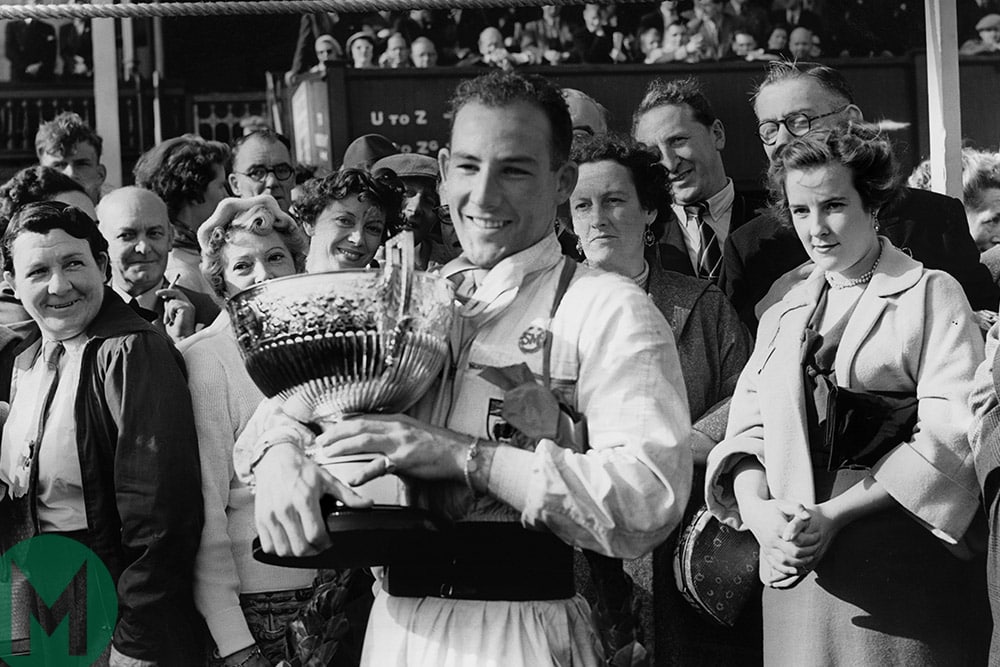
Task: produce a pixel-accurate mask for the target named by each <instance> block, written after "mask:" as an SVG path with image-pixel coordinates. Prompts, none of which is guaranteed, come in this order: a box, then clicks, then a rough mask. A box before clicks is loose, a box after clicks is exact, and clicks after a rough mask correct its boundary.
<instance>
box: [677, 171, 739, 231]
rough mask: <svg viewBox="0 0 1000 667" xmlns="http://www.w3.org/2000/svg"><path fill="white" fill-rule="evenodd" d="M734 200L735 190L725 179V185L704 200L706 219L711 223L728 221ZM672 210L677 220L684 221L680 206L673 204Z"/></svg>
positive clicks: (731, 182)
mask: <svg viewBox="0 0 1000 667" xmlns="http://www.w3.org/2000/svg"><path fill="white" fill-rule="evenodd" d="M735 200H736V188H735V187H734V186H733V179H731V178H727V179H726V185H725V186H723V188H722V189H721V190H719V191H718V192H716V193H715V194H714V195H712V196H711V197H709V198H708V199H707V200H705V204H706V205H707V206H708V217H709V218H710V219H711V222H713V223H719V222H723V221H728V219H729V212H730V211H731V210H732V208H733V202H734V201H735ZM673 209H674V213H676V214H677V218H678V219H679V220H681V221H683V220H684V219H685V213H684V206H683V205H681V204H674V205H673ZM713 226H714V225H713Z"/></svg>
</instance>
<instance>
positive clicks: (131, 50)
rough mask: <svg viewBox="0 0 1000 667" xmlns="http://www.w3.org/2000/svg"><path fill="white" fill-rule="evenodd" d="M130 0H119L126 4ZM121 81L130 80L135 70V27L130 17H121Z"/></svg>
mask: <svg viewBox="0 0 1000 667" xmlns="http://www.w3.org/2000/svg"><path fill="white" fill-rule="evenodd" d="M130 2H131V0H121V4H123V5H127V4H129V3H130ZM121 25H122V74H121V80H122V81H131V80H132V73H133V72H135V71H136V62H135V28H133V26H132V19H122V24H121Z"/></svg>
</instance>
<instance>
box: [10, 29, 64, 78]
mask: <svg viewBox="0 0 1000 667" xmlns="http://www.w3.org/2000/svg"><path fill="white" fill-rule="evenodd" d="M5 36H6V40H7V41H6V43H5V53H6V56H7V60H9V61H10V76H11V80H13V81H19V82H20V81H48V80H49V79H51V78H52V74H53V73H54V72H55V67H56V29H55V28H53V27H52V25H51V24H49V23H46V22H45V21H39V20H38V19H25V20H23V21H11V22H10V23H8V24H7V28H6V31H5Z"/></svg>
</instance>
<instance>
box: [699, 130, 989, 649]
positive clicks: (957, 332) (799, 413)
mask: <svg viewBox="0 0 1000 667" xmlns="http://www.w3.org/2000/svg"><path fill="white" fill-rule="evenodd" d="M769 179H770V187H771V191H772V197H773V199H774V200H775V202H776V203H775V211H776V213H777V214H778V215H782V216H783V217H784V218H785V219H787V220H789V221H790V224H792V225H794V227H795V230H796V232H797V234H798V236H799V239H800V240H801V241H802V243H803V245H804V246H805V249H806V251H807V252H808V253H809V256H810V258H811V259H812V261H813V262H814V263H815V265H816V266H815V269H814V270H813V272H812V273H811V275H809V276H808V277H807V278H805V279H804V280H803V281H801V282H800V283H799V284H797V285H796V286H795V287H793V288H792V289H791V290H790V291H789V292H788V293H787V294H786V296H785V297H784V298H783V299H782V300H781V301H780V302H779V303H777V304H775V305H774V306H772V307H771V308H770V309H769V310H768V311H767V312H766V313H765V314H764V316H763V318H762V320H761V325H760V328H759V330H758V338H757V342H756V347H755V349H754V352H753V354H752V356H751V358H750V361H749V362H748V364H747V366H746V369H745V370H744V372H743V374H742V375H741V376H740V380H739V382H738V384H737V388H736V392H735V394H734V395H733V400H732V409H731V413H730V416H729V425H728V430H727V434H726V439H725V440H724V441H723V442H721V443H720V444H719V445H718V446H717V447H716V448H715V449H714V450H713V451H712V452H711V454H710V456H709V465H708V479H707V482H706V498H707V501H708V504H709V507H710V508H711V510H712V511H713V513H714V514H715V515H716V516H717V517H718V518H719V519H720V520H722V521H724V522H726V523H727V524H729V525H731V526H733V527H734V528H738V529H740V530H750V531H751V532H752V533H753V534H754V536H755V537H756V538H757V541H758V542H759V543H760V548H761V555H760V567H761V572H760V574H761V579H762V580H763V581H764V583H765V584H767V586H768V587H767V588H765V591H764V597H763V613H764V657H765V664H768V665H774V664H788V665H796V666H797V667H799V666H803V665H829V664H891V663H893V662H906V663H907V664H921V665H927V664H948V665H954V664H970V663H974V662H975V661H976V660H982V659H983V654H982V653H981V651H982V650H983V648H984V646H985V644H984V640H985V635H984V634H983V633H981V632H979V630H980V629H982V628H983V622H982V620H981V619H982V618H983V615H984V614H988V611H985V608H984V607H983V606H982V602H981V601H982V600H983V599H984V594H985V593H984V591H982V590H981V589H982V583H983V582H982V581H981V576H982V575H981V566H982V561H981V560H979V559H973V558H971V554H970V552H969V548H968V546H969V543H970V541H971V540H970V539H969V538H970V537H971V536H972V535H973V533H974V532H975V531H970V530H969V528H970V524H971V523H972V520H973V517H974V515H975V514H976V510H977V507H978V489H977V484H976V477H975V473H974V470H973V466H972V460H971V453H970V450H969V445H968V441H967V438H966V431H967V429H968V426H969V422H970V413H969V411H968V409H967V407H966V401H967V398H968V394H969V391H970V387H971V380H972V377H973V374H974V372H975V368H976V365H977V364H978V363H979V362H980V360H981V359H982V357H983V343H982V338H981V336H980V334H979V332H978V331H977V326H976V322H975V320H974V318H973V315H972V312H971V310H970V308H969V305H968V302H967V301H966V299H965V297H964V295H963V293H962V289H961V287H960V286H959V285H958V283H957V282H955V280H953V279H952V278H951V277H950V276H948V275H946V274H944V273H942V272H940V271H933V270H929V269H925V268H924V267H923V265H922V264H920V263H919V262H917V261H915V260H913V259H911V258H910V257H909V256H907V255H905V254H904V253H902V252H900V251H899V250H897V249H896V248H894V247H893V246H892V244H891V243H889V241H888V240H887V239H885V238H882V237H880V236H878V234H877V214H878V210H879V208H880V207H882V206H884V205H885V204H886V203H888V202H889V201H891V199H892V197H893V196H894V194H895V191H896V187H897V186H896V183H897V178H896V168H895V163H894V160H893V156H892V152H891V149H890V146H889V144H888V142H887V141H886V140H884V139H883V138H882V137H881V136H880V135H879V134H878V132H877V131H876V130H874V129H873V128H871V127H868V126H862V125H857V124H851V125H847V126H841V127H838V128H832V129H826V130H818V131H815V132H812V133H810V134H808V135H806V136H804V137H801V138H798V139H795V140H793V141H792V142H790V143H789V144H788V145H787V146H786V147H784V149H783V150H782V151H781V152H780V153H779V154H777V156H776V158H775V160H774V162H773V163H772V166H771V169H770V173H769ZM820 376H823V377H820ZM824 382H828V383H832V384H835V385H837V386H839V387H846V388H849V389H851V390H853V391H856V392H865V393H868V394H872V393H878V394H882V395H886V393H887V392H888V393H892V394H893V395H894V396H896V397H909V398H910V399H911V403H912V399H915V402H916V411H915V425H914V426H913V428H912V434H910V433H909V432H908V431H904V434H903V435H900V436H899V437H898V438H897V439H895V440H894V441H891V442H888V443H885V446H884V447H882V448H880V449H879V451H878V454H877V456H875V457H872V458H870V459H869V460H867V461H865V462H864V464H861V463H857V464H855V465H851V466H838V465H837V463H836V462H834V463H832V464H831V462H830V461H829V457H830V451H829V450H827V449H824V445H825V444H828V442H829V440H828V439H825V438H824V431H823V428H824V427H825V426H826V423H825V422H826V418H827V414H828V413H827V412H826V407H827V406H826V405H825V399H824V393H823V391H822V389H821V387H823V386H827V385H826V384H824ZM855 440H857V438H855ZM845 444H846V445H851V444H854V445H860V444H864V443H862V442H857V441H855V442H851V439H850V438H841V439H840V440H839V441H838V444H837V446H836V448H835V451H839V448H840V447H842V446H843V445H845ZM857 460H858V461H860V460H861V459H857ZM985 618H987V619H988V618H989V617H988V616H985Z"/></svg>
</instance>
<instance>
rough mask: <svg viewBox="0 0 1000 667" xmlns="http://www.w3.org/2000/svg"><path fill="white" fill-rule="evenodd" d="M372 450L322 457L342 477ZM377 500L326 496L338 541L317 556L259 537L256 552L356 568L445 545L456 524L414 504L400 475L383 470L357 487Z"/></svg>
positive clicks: (260, 556)
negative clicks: (269, 546)
mask: <svg viewBox="0 0 1000 667" xmlns="http://www.w3.org/2000/svg"><path fill="white" fill-rule="evenodd" d="M374 458H378V457H373V456H372V455H369V454H360V455H354V456H340V457H336V458H328V459H322V458H317V459H316V462H317V463H318V464H319V465H321V466H323V468H324V469H326V470H327V471H329V472H330V473H331V474H332V475H333V476H334V477H336V478H338V479H339V480H341V481H346V480H348V479H351V478H352V477H353V476H354V475H355V473H357V472H358V471H359V470H360V469H361V468H363V467H364V466H365V465H366V464H367V463H368V462H369V461H371V460H373V459H374ZM354 490H355V491H356V492H357V493H358V495H360V496H362V497H364V498H368V499H370V500H372V501H374V502H375V505H374V506H372V507H368V508H353V507H347V506H345V505H342V504H340V503H338V502H337V501H336V500H334V498H333V496H324V497H323V498H322V499H321V500H320V510H321V511H322V513H323V520H324V522H325V523H326V530H327V533H328V534H329V536H330V541H331V542H332V546H331V547H330V548H329V549H327V550H326V551H324V552H323V553H321V554H316V555H314V556H304V557H296V556H287V557H282V556H275V555H274V554H268V553H264V552H263V551H261V550H260V542H259V541H258V540H257V539H255V540H254V543H253V554H254V558H255V559H256V560H258V561H260V562H262V563H267V564H269V565H279V566H281V567H308V568H336V569H343V568H351V567H370V566H374V565H392V564H394V563H397V562H405V561H409V562H413V559H414V558H420V557H421V556H423V555H424V554H431V553H433V552H434V551H435V549H437V548H438V547H439V543H440V541H441V540H440V535H441V534H442V533H443V532H446V531H447V530H448V528H449V527H450V525H451V522H449V521H448V520H447V519H444V518H442V517H440V516H437V515H436V514H434V513H433V512H430V511H428V510H425V509H422V508H419V507H409V506H408V505H409V489H408V488H407V487H406V484H405V483H404V482H403V480H401V479H399V478H398V477H396V476H395V475H383V476H381V477H376V478H375V479H373V480H371V481H370V482H367V483H366V484H363V485H361V486H359V487H356V488H355V489H354Z"/></svg>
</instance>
